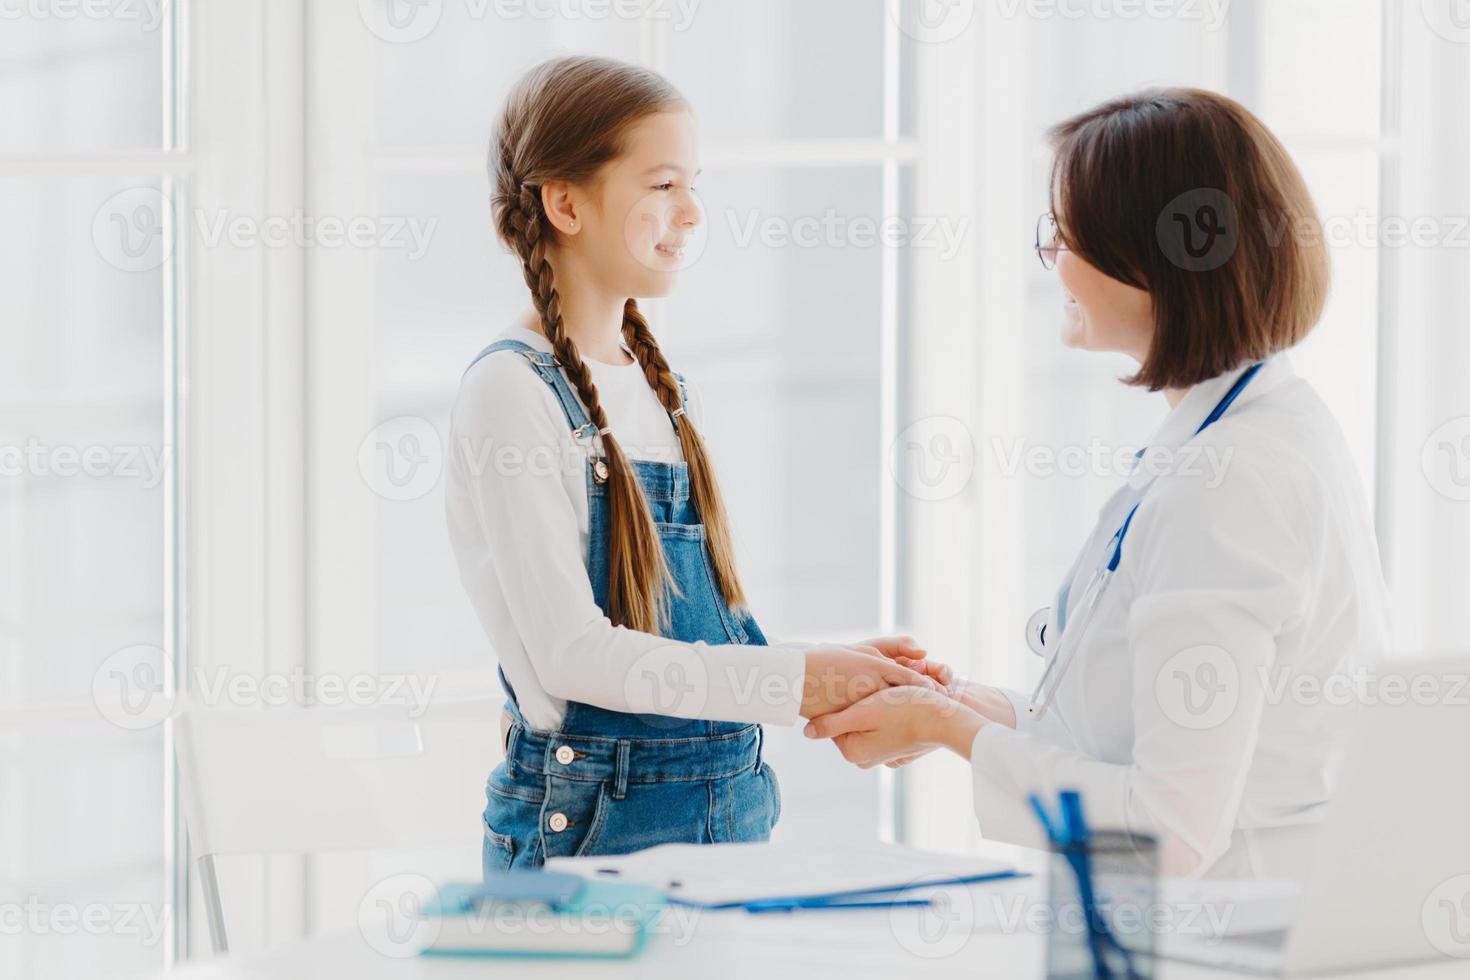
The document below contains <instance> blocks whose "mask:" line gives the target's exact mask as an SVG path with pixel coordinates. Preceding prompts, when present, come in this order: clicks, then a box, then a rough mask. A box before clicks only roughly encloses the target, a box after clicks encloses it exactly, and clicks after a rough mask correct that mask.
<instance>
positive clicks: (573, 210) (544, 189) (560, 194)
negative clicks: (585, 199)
mask: <svg viewBox="0 0 1470 980" xmlns="http://www.w3.org/2000/svg"><path fill="white" fill-rule="evenodd" d="M581 207H582V200H581V195H580V194H578V193H577V189H576V188H575V187H574V186H572V185H571V184H569V183H567V182H566V181H564V180H548V181H547V182H546V183H544V184H542V185H541V209H542V210H543V211H545V212H546V220H548V221H550V222H551V227H553V228H555V229H556V230H557V231H558V232H560V233H561V234H563V235H575V234H576V233H577V232H578V231H579V230H581V227H582V222H581V221H580V220H579V214H578V212H579V211H580V210H581Z"/></svg>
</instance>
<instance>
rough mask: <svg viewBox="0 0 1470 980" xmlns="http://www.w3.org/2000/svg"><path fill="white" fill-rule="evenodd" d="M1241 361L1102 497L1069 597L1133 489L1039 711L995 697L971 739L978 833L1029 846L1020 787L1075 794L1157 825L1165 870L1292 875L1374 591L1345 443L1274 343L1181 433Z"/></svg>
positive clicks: (1330, 773)
mask: <svg viewBox="0 0 1470 980" xmlns="http://www.w3.org/2000/svg"><path fill="white" fill-rule="evenodd" d="M1239 375H1240V372H1239V371H1234V372H1229V373H1228V374H1227V375H1225V376H1222V377H1220V378H1216V379H1213V380H1211V381H1208V382H1205V383H1203V384H1200V385H1198V386H1196V387H1195V388H1193V389H1192V390H1191V391H1189V392H1188V393H1187V394H1186V395H1185V397H1184V398H1183V399H1182V400H1181V401H1180V402H1179V404H1178V405H1176V406H1175V407H1174V408H1173V410H1172V411H1170V413H1169V414H1168V416H1167V417H1166V418H1165V420H1164V422H1163V423H1162V425H1161V427H1160V429H1159V431H1158V433H1157V434H1156V435H1155V437H1154V438H1153V439H1152V440H1150V442H1149V447H1150V448H1149V455H1148V456H1147V457H1145V459H1144V461H1143V463H1141V464H1140V465H1139V466H1138V468H1137V469H1136V470H1135V471H1134V474H1133V476H1132V477H1131V478H1130V481H1129V483H1128V485H1127V486H1125V487H1123V488H1122V489H1120V490H1119V491H1118V493H1117V494H1116V495H1115V496H1114V497H1113V499H1111V500H1110V501H1109V502H1108V503H1107V504H1106V505H1105V506H1104V507H1103V510H1102V513H1101V515H1100V517H1099V521H1098V524H1097V527H1096V529H1095V531H1094V532H1093V534H1092V536H1091V538H1090V540H1089V541H1088V542H1087V545H1086V547H1085V549H1084V550H1083V552H1082V555H1081V557H1080V559H1079V561H1078V564H1077V567H1076V569H1075V570H1074V572H1075V578H1074V579H1073V586H1072V589H1071V595H1070V596H1069V609H1073V610H1075V606H1074V605H1073V604H1074V603H1076V602H1077V601H1078V600H1079V599H1080V598H1081V593H1082V592H1083V590H1084V586H1085V584H1086V582H1087V580H1088V578H1089V577H1090V576H1091V575H1092V573H1093V571H1094V570H1095V569H1096V568H1097V566H1098V564H1099V562H1100V561H1103V560H1105V554H1106V553H1107V550H1108V544H1109V541H1110V539H1111V538H1112V535H1113V533H1114V532H1115V531H1116V530H1117V529H1118V527H1119V525H1120V524H1121V523H1122V521H1123V519H1124V517H1125V516H1126V514H1127V512H1128V510H1129V508H1130V507H1132V505H1133V504H1134V503H1135V502H1137V501H1138V499H1139V494H1140V492H1141V491H1142V490H1143V489H1144V488H1145V487H1147V493H1146V494H1145V495H1144V496H1143V498H1142V505H1141V506H1140V507H1139V509H1138V512H1137V514H1136V515H1135V517H1134V519H1133V522H1132V525H1131V526H1130V528H1129V531H1128V534H1127V537H1126V539H1125V541H1124V544H1123V556H1122V562H1121V564H1120V565H1119V566H1118V571H1117V574H1116V576H1115V580H1114V581H1113V582H1112V583H1111V585H1110V586H1109V589H1108V591H1107V592H1106V593H1105V595H1104V596H1103V598H1102V601H1101V604H1100V605H1099V607H1098V609H1097V611H1096V614H1095V616H1094V617H1093V619H1092V622H1091V625H1090V626H1089V628H1088V630H1087V632H1086V634H1085V639H1084V640H1083V642H1082V645H1081V646H1080V647H1079V648H1078V650H1077V654H1076V659H1075V660H1074V661H1073V663H1072V665H1071V668H1070V672H1069V673H1068V675H1067V676H1066V678H1065V680H1064V681H1063V682H1062V684H1061V686H1060V687H1059V689H1058V691H1057V693H1056V695H1055V699H1054V701H1053V703H1052V705H1051V707H1050V708H1049V709H1048V710H1047V712H1046V713H1045V714H1044V715H1043V716H1042V717H1041V718H1040V719H1039V720H1033V719H1032V718H1031V717H1030V716H1029V715H1028V712H1027V705H1028V698H1027V697H1026V696H1023V695H1020V694H1017V693H1014V692H1007V696H1008V697H1010V698H1011V700H1012V703H1013V707H1014V708H1015V710H1016V717H1017V728H1016V729H1014V730H1013V729H1010V728H1007V727H1005V726H1002V725H994V724H992V725H987V726H986V727H985V728H983V729H982V730H981V731H980V733H979V734H978V735H977V736H976V738H975V741H974V743H973V745H972V752H971V762H972V768H973V771H974V792H975V811H976V814H977V816H978V818H979V821H980V827H981V831H982V833H984V835H985V836H986V837H990V838H994V839H1001V840H1009V841H1013V842H1017V843H1025V844H1031V845H1033V846H1040V845H1041V839H1040V836H1039V834H1038V832H1037V829H1036V826H1035V818H1034V817H1033V816H1032V815H1031V813H1030V812H1029V811H1028V810H1027V809H1026V806H1025V800H1026V797H1027V794H1028V793H1031V792H1041V793H1051V794H1053V797H1052V798H1054V794H1055V792H1056V791H1057V790H1059V789H1077V790H1080V791H1081V792H1082V794H1083V797H1084V799H1085V801H1086V806H1087V809H1088V820H1089V823H1091V824H1092V825H1094V826H1097V827H1119V828H1130V829H1132V830H1134V831H1144V832H1149V833H1152V834H1154V835H1156V836H1157V837H1159V839H1160V842H1161V846H1162V852H1161V853H1162V856H1163V860H1164V864H1165V867H1166V868H1167V869H1168V870H1169V871H1171V872H1173V873H1186V874H1189V873H1192V874H1204V873H1209V874H1217V875H1227V876H1244V877H1250V876H1259V875H1286V876H1299V875H1301V874H1302V873H1303V872H1304V871H1305V869H1306V867H1307V864H1308V862H1309V861H1310V856H1311V854H1310V848H1309V846H1308V845H1309V843H1310V838H1311V827H1312V825H1313V824H1314V823H1316V822H1317V821H1318V820H1319V818H1320V816H1321V814H1322V811H1323V808H1324V805H1325V803H1326V801H1327V800H1328V798H1329V796H1330V794H1331V791H1332V788H1333V785H1334V783H1335V780H1336V777H1337V774H1338V770H1339V767H1340V760H1341V756H1342V753H1343V750H1344V748H1345V740H1346V737H1347V729H1348V727H1349V726H1348V723H1349V721H1350V719H1351V711H1350V708H1349V707H1346V706H1344V705H1343V700H1344V699H1343V698H1341V696H1340V694H1341V693H1342V692H1343V691H1344V690H1345V689H1344V688H1343V687H1342V686H1341V685H1340V684H1339V685H1337V686H1336V687H1333V684H1334V682H1335V681H1338V682H1340V681H1342V680H1343V678H1344V677H1345V676H1347V675H1348V674H1349V673H1350V672H1351V671H1352V670H1353V669H1354V668H1355V667H1359V666H1367V665H1371V664H1372V663H1373V662H1375V661H1376V660H1377V658H1378V657H1379V656H1380V655H1381V654H1382V652H1383V651H1384V648H1385V645H1386V643H1387V624H1386V620H1387V615H1386V608H1387V604H1386V597H1385V590H1384V586H1383V579H1382V574H1381V571H1380V565H1379V560H1378V552H1377V547H1376V544H1375V541H1374V538H1373V532H1372V527H1371V524H1370V521H1369V517H1368V510H1367V506H1366V503H1365V499H1364V495H1363V493H1362V489H1361V483H1360V477H1359V475H1358V473H1357V471H1356V469H1355V467H1354V465H1353V462H1352V460H1351V458H1350V456H1349V451H1348V447H1347V444H1346V442H1345V440H1344V438H1343V436H1342V433H1341V431H1340V429H1339V428H1338V426H1337V423H1336V421H1335V420H1334V419H1333V417H1332V415H1331V413H1330V412H1329V411H1328V410H1327V408H1326V406H1325V405H1323V404H1322V402H1321V401H1320V400H1319V399H1318V397H1317V395H1316V394H1315V392H1313V391H1312V389H1311V387H1310V386H1309V385H1308V384H1307V383H1306V382H1305V381H1303V380H1301V379H1300V378H1297V377H1296V376H1295V375H1294V374H1293V372H1292V370H1291V367H1290V365H1289V364H1288V362H1287V359H1286V358H1285V357H1284V356H1281V355H1278V356H1276V357H1274V358H1272V359H1270V360H1269V361H1268V362H1267V363H1266V365H1265V366H1264V367H1263V368H1262V369H1261V371H1260V372H1259V373H1258V374H1257V376H1256V377H1255V378H1254V379H1253V380H1252V381H1251V383H1250V384H1249V385H1247V387H1246V388H1245V389H1244V391H1243V392H1242V393H1241V395H1240V396H1239V398H1238V399H1237V400H1236V402H1235V403H1234V405H1233V406H1232V407H1231V408H1230V409H1229V411H1228V412H1227V413H1226V414H1225V415H1224V417H1223V418H1221V419H1220V420H1219V421H1218V422H1216V423H1215V424H1213V425H1212V426H1211V427H1209V428H1208V429H1206V430H1205V431H1204V432H1203V433H1201V434H1199V435H1198V436H1196V435H1194V431H1195V429H1196V428H1197V427H1198V426H1199V424H1200V423H1201V422H1202V421H1204V418H1205V416H1206V415H1208V414H1209V412H1210V410H1211V409H1212V408H1213V407H1214V406H1215V404H1216V403H1217V402H1218V401H1219V400H1220V398H1221V396H1222V395H1224V394H1225V392H1226V391H1227V390H1228V388H1229V387H1230V384H1231V383H1232V382H1233V381H1234V380H1235V379H1236V378H1238V377H1239ZM1171 461H1172V463H1173V464H1174V466H1176V467H1177V468H1178V471H1177V472H1170V473H1167V474H1166V475H1162V476H1159V477H1158V478H1157V479H1156V480H1154V482H1153V483H1152V485H1151V486H1149V479H1150V474H1151V473H1157V472H1159V471H1160V470H1161V469H1169V466H1168V465H1167V464H1168V463H1170V462H1171ZM1153 462H1157V463H1158V464H1159V465H1157V466H1155V465H1152V463H1153ZM1018 629H1019V627H1018ZM1321 682H1326V683H1327V684H1328V686H1329V690H1335V691H1337V692H1338V694H1337V695H1330V694H1323V693H1320V692H1319V693H1318V694H1315V695H1314V694H1311V693H1310V690H1311V685H1312V684H1313V683H1321ZM1303 691H1307V692H1309V693H1307V694H1303V693H1301V692H1303Z"/></svg>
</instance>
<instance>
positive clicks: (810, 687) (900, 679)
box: [801, 646, 936, 718]
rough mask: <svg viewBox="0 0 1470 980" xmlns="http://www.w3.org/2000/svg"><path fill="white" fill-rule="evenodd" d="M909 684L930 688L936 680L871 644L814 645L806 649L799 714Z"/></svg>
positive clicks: (820, 711) (838, 707) (839, 705)
mask: <svg viewBox="0 0 1470 980" xmlns="http://www.w3.org/2000/svg"><path fill="white" fill-rule="evenodd" d="M909 686H912V687H918V688H925V689H929V690H933V689H934V688H935V687H936V684H935V682H934V681H932V680H931V679H929V678H928V677H926V676H925V675H924V674H921V673H919V672H918V671H917V670H914V669H913V668H911V667H906V666H904V665H903V664H900V663H898V662H897V661H894V660H890V659H888V658H887V657H884V656H882V655H881V654H879V653H878V652H877V651H876V650H874V649H873V648H872V647H838V646H829V647H814V648H812V649H810V650H808V651H807V652H806V676H805V677H804V678H803V682H802V690H801V716H802V717H803V718H815V717H817V716H818V715H825V714H828V713H830V712H833V711H841V710H842V709H843V708H846V707H848V706H849V705H852V704H854V703H856V702H858V701H861V700H862V699H863V698H866V697H867V696H868V695H870V694H873V693H874V692H876V691H881V690H883V689H885V688H889V687H909Z"/></svg>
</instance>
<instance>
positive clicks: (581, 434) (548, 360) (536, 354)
mask: <svg viewBox="0 0 1470 980" xmlns="http://www.w3.org/2000/svg"><path fill="white" fill-rule="evenodd" d="M503 350H513V351H515V352H516V353H518V354H520V355H521V356H522V357H524V358H525V359H526V360H528V361H530V362H531V366H532V367H533V368H535V369H536V373H537V374H539V375H541V380H542V381H545V382H546V384H547V385H548V386H550V388H551V390H552V392H553V393H554V394H555V395H556V400H557V401H558V402H560V403H561V410H562V414H563V415H565V416H566V418H567V425H569V426H571V428H572V435H573V436H574V437H576V438H578V439H586V438H590V437H591V436H593V435H596V434H597V426H595V425H593V424H592V421H591V420H590V419H588V418H587V413H586V411H584V410H583V408H582V403H581V402H579V401H577V395H576V393H575V392H574V391H572V386H571V385H570V384H568V383H567V378H566V375H564V374H562V372H561V366H560V365H559V364H557V361H556V355H554V354H550V353H547V352H546V351H543V350H537V349H536V348H534V347H532V346H531V345H530V344H527V343H525V342H524V341H520V340H497V341H496V342H495V343H493V344H491V345H490V346H489V347H486V348H485V349H484V350H482V351H480V353H478V354H476V355H475V359H474V360H472V361H470V364H469V367H467V368H465V371H466V372H468V371H469V369H470V368H472V367H474V366H475V365H476V364H478V363H479V362H480V359H481V358H483V357H485V356H486V355H487V354H494V353H495V352H497V351H503Z"/></svg>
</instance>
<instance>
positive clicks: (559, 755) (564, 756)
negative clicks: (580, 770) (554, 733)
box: [556, 745, 577, 766]
mask: <svg viewBox="0 0 1470 980" xmlns="http://www.w3.org/2000/svg"><path fill="white" fill-rule="evenodd" d="M576 757H577V753H575V752H573V751H572V747H571V746H570V745H563V746H561V747H560V748H558V749H557V750H556V761H557V762H560V763H561V764H562V765H564V766H569V765H571V764H572V760H573V759H575V758H576Z"/></svg>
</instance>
